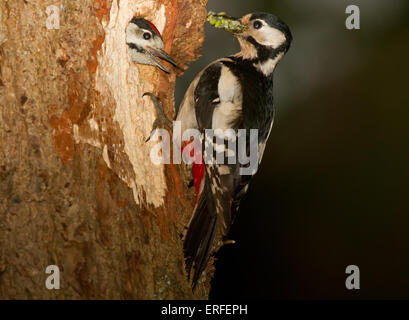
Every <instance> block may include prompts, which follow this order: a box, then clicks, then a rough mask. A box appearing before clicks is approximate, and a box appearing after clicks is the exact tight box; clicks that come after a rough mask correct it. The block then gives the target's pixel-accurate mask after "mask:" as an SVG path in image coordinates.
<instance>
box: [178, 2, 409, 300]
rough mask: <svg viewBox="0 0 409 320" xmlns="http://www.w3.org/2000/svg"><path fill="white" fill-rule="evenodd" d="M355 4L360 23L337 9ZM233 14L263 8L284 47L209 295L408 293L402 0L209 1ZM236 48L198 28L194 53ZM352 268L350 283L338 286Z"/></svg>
mask: <svg viewBox="0 0 409 320" xmlns="http://www.w3.org/2000/svg"><path fill="white" fill-rule="evenodd" d="M350 4H355V5H358V6H359V7H360V10H361V29H360V30H353V31H349V30H347V29H346V27H345V20H346V18H347V15H346V14H345V9H346V7H347V6H348V5H350ZM208 9H209V10H214V11H218V12H219V11H226V12H227V13H228V14H230V15H232V16H243V15H244V14H246V13H250V12H257V11H265V12H271V13H275V14H276V15H278V16H280V17H281V18H282V19H283V20H284V21H285V22H287V24H288V25H289V26H290V28H291V30H292V32H293V36H294V42H293V46H292V48H291V50H290V51H289V53H288V54H287V56H286V57H285V58H284V59H283V61H282V62H281V63H280V64H279V66H278V67H277V70H276V73H275V88H274V95H275V106H276V111H277V113H276V120H275V124H274V127H273V130H272V133H271V136H270V139H269V142H268V146H267V148H266V152H265V154H264V159H263V161H262V164H261V167H260V169H259V172H258V174H257V176H256V177H255V179H254V180H253V182H252V184H251V186H250V189H249V192H248V196H247V197H246V198H245V200H244V201H243V202H242V206H241V210H240V212H239V215H238V217H237V219H236V222H235V224H234V226H233V228H232V232H231V238H232V239H235V240H236V242H237V243H236V244H235V245H230V246H226V247H224V248H223V249H221V251H220V252H219V253H218V254H217V257H218V258H219V260H218V261H217V263H216V267H217V269H216V274H215V277H214V280H213V288H212V291H211V294H210V297H211V298H213V299H217V298H256V299H259V298H264V299H265V298H268V299H271V298H272V299H315V298H323V299H338V298H350V299H367V298H372V299H382V298H383V299H400V298H409V257H408V255H409V236H408V229H409V205H408V198H409V194H408V193H409V192H408V191H409V183H408V181H409V166H408V164H409V157H408V149H409V148H408V147H409V143H408V142H409V125H408V124H409V103H408V102H409V101H408V100H409V98H408V97H409V94H408V92H409V86H408V71H409V63H408V59H409V37H408V36H409V28H408V27H409V19H408V18H409V15H408V12H409V10H408V9H409V2H408V1H407V0H366V1H363V0H362V1H352V0H349V1H343V0H337V1H332V0H308V1H305V0H275V1H273V0H270V1H262V0H252V1H244V0H243V1H242V0H223V1H219V0H210V1H209V5H208ZM237 51H238V44H237V43H236V40H234V39H233V38H232V36H231V35H230V34H228V33H227V32H225V31H222V30H216V29H213V28H211V27H210V26H207V27H206V40H205V43H204V48H203V57H202V58H201V59H200V60H199V61H197V62H196V63H193V64H192V65H191V67H190V69H189V70H188V71H187V72H186V73H185V75H184V76H183V77H182V78H181V79H180V80H179V82H178V91H177V101H178V102H180V101H181V99H182V97H183V94H184V92H185V90H186V89H187V86H188V84H189V83H190V81H192V80H193V78H194V76H195V75H196V74H197V73H198V72H199V71H200V70H201V69H202V68H203V67H205V66H206V65H207V64H208V63H210V62H211V61H213V60H215V59H217V58H219V57H223V56H227V55H229V54H232V53H235V52H237ZM352 264H354V265H357V266H359V268H360V272H361V289H360V290H352V291H349V290H347V289H346V288H345V279H346V277H347V275H346V274H345V269H346V267H347V266H348V265H352Z"/></svg>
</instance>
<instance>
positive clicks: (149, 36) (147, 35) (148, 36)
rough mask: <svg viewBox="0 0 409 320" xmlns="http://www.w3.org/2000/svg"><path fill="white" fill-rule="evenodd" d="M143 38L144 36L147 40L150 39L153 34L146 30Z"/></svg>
mask: <svg viewBox="0 0 409 320" xmlns="http://www.w3.org/2000/svg"><path fill="white" fill-rule="evenodd" d="M143 38H144V39H145V40H149V39H150V38H151V34H150V33H147V32H145V33H144V34H143Z"/></svg>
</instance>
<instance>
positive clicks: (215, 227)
mask: <svg viewBox="0 0 409 320" xmlns="http://www.w3.org/2000/svg"><path fill="white" fill-rule="evenodd" d="M226 20H228V21H229V22H233V21H234V22H236V23H239V24H240V25H241V26H242V28H240V31H237V30H238V29H237V28H235V29H234V30H233V29H229V28H225V29H227V30H228V31H232V32H234V34H235V36H236V38H237V39H238V41H239V44H240V49H241V50H240V52H239V53H237V54H235V55H232V56H229V57H226V58H222V59H219V60H216V61H214V62H213V63H211V64H210V65H209V66H207V67H206V68H205V69H204V70H202V71H201V72H200V73H199V74H198V75H197V76H196V78H195V79H194V80H193V82H192V83H191V85H190V87H189V88H188V90H187V92H186V94H185V97H184V99H183V101H182V103H181V106H180V109H179V112H178V115H177V118H176V120H177V121H180V123H181V132H182V133H183V132H186V131H187V130H189V129H196V130H198V132H200V133H201V138H200V139H201V144H202V145H205V146H206V150H204V149H200V150H199V151H197V149H193V150H194V151H195V152H196V153H195V154H194V155H193V158H194V159H196V160H195V162H194V163H193V164H192V174H193V182H194V186H195V190H196V193H197V198H196V205H195V208H194V211H193V213H192V217H191V220H190V222H189V225H188V227H187V231H186V233H185V235H184V247H183V249H184V255H185V260H186V270H187V273H188V276H189V277H190V274H191V272H192V268H193V270H194V272H193V277H192V287H193V289H194V288H195V286H196V284H197V282H198V280H199V278H200V276H201V274H202V272H203V271H204V270H205V268H206V265H207V263H208V261H209V258H210V255H211V254H212V252H213V251H214V249H215V246H214V240H215V237H216V234H217V232H218V231H220V233H221V236H222V237H223V238H224V240H225V239H226V236H227V235H228V232H229V229H230V226H231V225H232V223H233V220H234V218H235V216H236V213H237V211H238V208H239V205H240V201H241V199H242V197H243V196H244V195H245V194H246V192H247V190H248V186H249V183H250V180H251V178H252V176H253V175H254V174H255V173H256V171H257V170H250V173H248V172H247V173H246V174H242V169H245V165H243V164H242V163H241V162H240V161H231V162H230V161H229V159H231V158H234V157H236V160H237V156H238V151H237V145H236V147H235V148H234V149H231V146H232V144H231V143H230V142H231V141H234V142H237V141H238V140H239V139H240V132H239V131H240V129H245V130H246V136H247V133H248V132H249V131H250V130H251V129H257V145H256V153H257V163H259V162H260V161H261V158H262V156H263V153H264V149H265V146H266V142H267V139H268V137H269V135H270V131H271V128H272V125H273V119H274V108H273V72H274V70H275V67H276V65H277V63H278V62H279V61H280V60H281V58H282V57H283V56H284V55H285V54H286V53H287V51H288V50H289V48H290V45H291V41H292V35H291V32H290V29H289V27H288V26H287V25H286V24H285V23H284V22H283V21H282V20H280V19H279V18H278V17H276V16H275V15H273V14H269V13H252V14H247V15H245V16H244V17H242V18H241V19H234V18H231V17H226ZM227 25H228V24H227ZM236 25H237V24H236ZM150 96H151V98H152V100H153V102H154V104H155V107H156V109H157V110H162V109H161V105H160V101H158V99H157V98H155V97H154V96H153V95H151V94H150ZM159 117H163V112H158V119H157V121H155V124H156V125H154V129H155V127H156V126H157V123H158V120H159ZM220 129H221V130H222V134H221V137H218V136H217V135H218V133H217V131H218V130H219V133H220ZM231 129H232V130H233V132H234V134H231V131H230V133H228V134H226V132H228V131H229V130H231ZM208 130H213V131H214V133H215V135H216V141H214V139H213V138H210V139H208V138H207V136H206V132H207V131H208ZM217 138H219V139H217ZM192 143H194V142H192ZM251 143H252V140H251V139H249V138H248V137H246V138H245V140H244V144H245V152H246V155H248V151H249V150H250V149H251V148H252V147H251V145H250V144H251ZM209 145H210V146H211V147H210V150H216V157H215V155H214V153H213V152H212V153H211V154H209V152H208V151H207V150H208V149H207V147H208V146H209ZM188 146H189V143H187V144H184V145H182V149H185V148H187V147H188ZM182 151H183V150H182ZM189 153H190V151H189ZM217 153H219V154H220V153H221V154H222V158H223V160H222V163H220V162H219V161H217V160H218V159H220V158H217ZM203 158H205V159H203ZM215 158H217V159H215ZM198 159H199V160H202V161H197V160H198ZM206 159H207V160H209V159H210V160H211V161H206ZM203 160H204V161H203Z"/></svg>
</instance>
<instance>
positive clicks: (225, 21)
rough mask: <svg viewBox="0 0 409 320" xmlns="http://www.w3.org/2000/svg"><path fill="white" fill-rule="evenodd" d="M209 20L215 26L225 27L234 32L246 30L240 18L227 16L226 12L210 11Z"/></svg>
mask: <svg viewBox="0 0 409 320" xmlns="http://www.w3.org/2000/svg"><path fill="white" fill-rule="evenodd" d="M207 22H209V23H210V24H211V25H212V26H214V27H215V28H220V29H225V30H227V31H230V32H232V33H242V32H244V30H246V27H245V26H243V25H242V23H241V21H240V20H238V19H236V18H232V17H229V16H227V15H226V12H220V13H215V12H212V11H210V12H209V13H208V14H207Z"/></svg>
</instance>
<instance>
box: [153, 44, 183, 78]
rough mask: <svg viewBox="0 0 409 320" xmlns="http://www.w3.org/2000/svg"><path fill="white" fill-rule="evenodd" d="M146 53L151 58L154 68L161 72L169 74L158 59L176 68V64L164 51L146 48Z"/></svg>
mask: <svg viewBox="0 0 409 320" xmlns="http://www.w3.org/2000/svg"><path fill="white" fill-rule="evenodd" d="M146 51H147V52H148V53H149V54H150V55H151V56H152V60H153V61H154V63H155V64H156V66H157V67H158V68H160V69H161V70H163V71H165V72H166V73H170V71H169V69H168V68H166V67H165V66H164V65H163V63H162V62H161V61H160V60H159V59H162V60H165V61H167V62H169V63H170V64H172V65H173V66H175V67H177V65H176V62H175V61H174V60H173V59H172V57H171V56H170V55H168V54H167V53H166V52H165V51H164V50H158V49H154V48H151V47H147V48H146ZM158 58H159V59H158Z"/></svg>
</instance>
